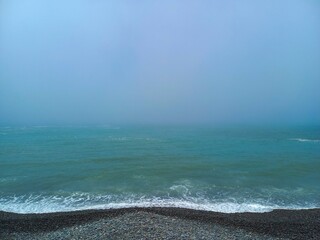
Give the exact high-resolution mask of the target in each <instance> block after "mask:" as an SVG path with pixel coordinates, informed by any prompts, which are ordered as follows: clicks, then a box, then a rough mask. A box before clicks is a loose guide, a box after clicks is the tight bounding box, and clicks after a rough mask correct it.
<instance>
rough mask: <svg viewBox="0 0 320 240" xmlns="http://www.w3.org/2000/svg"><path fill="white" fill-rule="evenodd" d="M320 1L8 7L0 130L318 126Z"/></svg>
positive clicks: (0, 42) (0, 15)
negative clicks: (35, 127) (28, 127)
mask: <svg viewBox="0 0 320 240" xmlns="http://www.w3.org/2000/svg"><path fill="white" fill-rule="evenodd" d="M319 22H320V4H319V2H318V1H298V0H290V1H275V0H272V1H265V2H257V1H254V0H248V1H242V2H241V3H240V2H238V1H232V0H228V1H223V2H221V1H201V2H199V1H189V0H187V1H152V2H150V1H145V0H143V1H138V2H137V1H87V0H77V1H75V0H71V1H61V0H58V1H52V0H45V1H43V0H30V1H20V0H11V1H0V52H1V54H0V123H1V124H2V125H4V126H8V125H9V126H10V125H15V124H17V125H23V124H25V125H48V124H60V125H64V124H69V125H70V124H71V125H73V124H115V125H117V124H147V123H148V124H158V125H162V124H178V125H180V124H200V125H201V124H249V125H250V124H260V125H264V124H282V125H286V124H293V125H294V124H302V125H303V124H318V123H319V122H320V108H319V102H320V94H319V89H320V81H319V79H320V68H319V65H320V30H319Z"/></svg>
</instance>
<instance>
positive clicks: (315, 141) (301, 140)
mask: <svg viewBox="0 0 320 240" xmlns="http://www.w3.org/2000/svg"><path fill="white" fill-rule="evenodd" d="M290 140H293V141H298V142H313V143H318V142H319V143H320V139H308V138H290Z"/></svg>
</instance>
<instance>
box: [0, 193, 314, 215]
mask: <svg viewBox="0 0 320 240" xmlns="http://www.w3.org/2000/svg"><path fill="white" fill-rule="evenodd" d="M130 207H178V208H187V209H195V210H205V211H213V212H222V213H241V212H269V211H272V210H274V209H310V208H316V207H319V206H315V205H310V206H299V205H287V206H280V205H276V204H269V203H267V202H266V203H260V202H259V203H258V202H254V201H252V202H247V203H236V202H233V201H230V200H226V201H220V202H212V201H209V200H206V199H202V198H189V199H177V198H167V199H162V198H156V197H154V198H146V197H140V198H137V197H135V196H130V197H126V198H123V199H119V200H118V201H116V200H115V198H114V196H111V195H100V196H99V195H98V196H92V195H90V194H86V193H75V194H72V195H70V196H67V197H65V196H50V197H47V196H41V195H30V196H13V197H10V198H0V211H7V212H15V213H50V212H69V211H76V210H87V209H119V208H130Z"/></svg>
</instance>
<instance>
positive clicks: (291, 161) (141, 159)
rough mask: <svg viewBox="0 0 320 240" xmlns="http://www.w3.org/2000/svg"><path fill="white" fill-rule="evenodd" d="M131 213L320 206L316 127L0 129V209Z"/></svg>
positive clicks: (319, 147) (319, 150)
mask: <svg viewBox="0 0 320 240" xmlns="http://www.w3.org/2000/svg"><path fill="white" fill-rule="evenodd" d="M131 206H176V207H187V208H193V209H204V210H210V211H220V212H244V211H250V212H264V211H270V210H272V209H275V208H288V209H299V208H315V207H320V128H319V127H308V128H307V127H304V128H302V127H301V128H274V129H272V128H268V129H267V128H266V129H262V128H210V127H120V128H117V127H107V126H105V127H25V128H17V127H15V128H14V127H2V128H0V210H4V211H11V212H20V213H30V212H36V213H39V212H55V211H72V210H78V209H92V208H98V209H100V208H119V207H131Z"/></svg>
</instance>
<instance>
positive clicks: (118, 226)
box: [0, 207, 320, 239]
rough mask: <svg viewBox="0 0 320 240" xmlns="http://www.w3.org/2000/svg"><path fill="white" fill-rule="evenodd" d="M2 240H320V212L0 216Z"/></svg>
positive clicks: (158, 211)
mask: <svg viewBox="0 0 320 240" xmlns="http://www.w3.org/2000/svg"><path fill="white" fill-rule="evenodd" d="M0 239H320V209H310V210H274V211H272V212H267V213H232V214H226V213H217V212H207V211H199V210H191V209H183V208H156V207H153V208H124V209H108V210H86V211H75V212H61V213H48V214H15V213H7V212H0Z"/></svg>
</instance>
